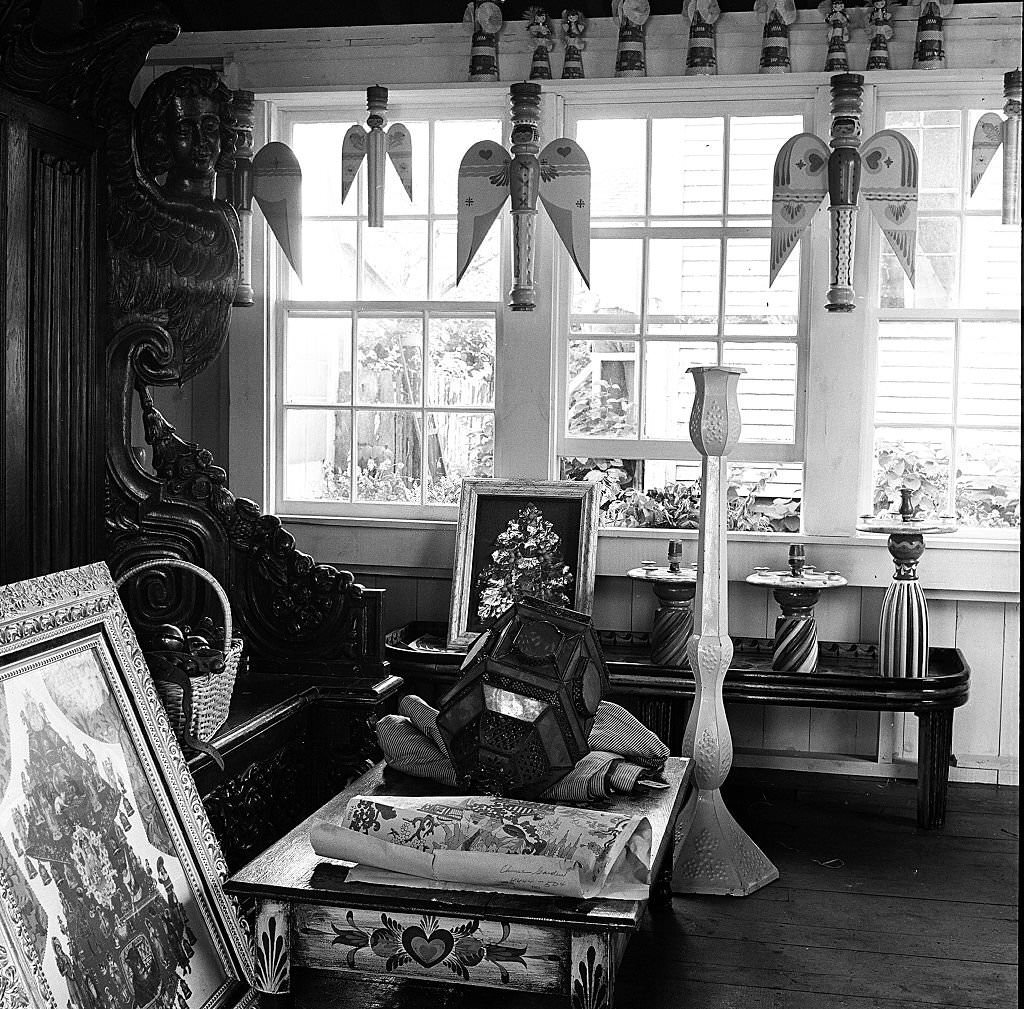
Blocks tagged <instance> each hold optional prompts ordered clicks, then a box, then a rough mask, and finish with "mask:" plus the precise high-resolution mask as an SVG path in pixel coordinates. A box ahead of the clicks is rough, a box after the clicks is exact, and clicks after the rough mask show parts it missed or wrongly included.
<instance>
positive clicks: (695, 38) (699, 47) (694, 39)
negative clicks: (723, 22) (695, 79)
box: [686, 0, 721, 77]
mask: <svg viewBox="0 0 1024 1009" xmlns="http://www.w3.org/2000/svg"><path fill="white" fill-rule="evenodd" d="M720 14H721V10H720V9H719V6H718V2H717V0H687V4H686V16H687V17H688V18H689V19H690V43H689V47H688V48H687V50H686V75H687V76H688V77H692V76H704V77H713V76H715V75H716V74H717V73H718V53H717V51H716V49H715V22H716V21H717V20H718V17H719V15H720Z"/></svg>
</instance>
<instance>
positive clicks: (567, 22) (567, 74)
mask: <svg viewBox="0 0 1024 1009" xmlns="http://www.w3.org/2000/svg"><path fill="white" fill-rule="evenodd" d="M586 30H587V19H586V18H585V17H584V16H583V13H582V11H578V10H574V9H573V8H567V9H566V10H564V11H562V38H563V39H564V40H565V61H564V62H563V63H562V80H564V81H565V80H569V81H578V80H582V79H583V77H584V76H585V74H584V73H583V50H584V49H585V48H586V45H587V43H586V42H585V40H584V38H583V33H584V32H585V31H586Z"/></svg>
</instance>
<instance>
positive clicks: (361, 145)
mask: <svg viewBox="0 0 1024 1009" xmlns="http://www.w3.org/2000/svg"><path fill="white" fill-rule="evenodd" d="M366 108H367V111H368V112H369V115H368V116H367V117H366V125H367V127H368V128H367V129H365V130H364V129H363V127H362V126H360V125H359V124H358V123H356V124H355V125H354V126H350V127H349V128H348V130H347V131H346V133H345V139H344V140H343V141H342V142H341V202H342V203H344V202H345V198H346V197H347V196H348V191H349V189H351V188H352V182H353V180H354V179H355V177H356V173H357V172H358V171H359V166H360V165H361V164H362V163H363V158H366V223H367V225H368V226H369V227H371V228H383V227H384V155H385V153H386V154H387V156H388V157H389V158H390V159H391V164H392V165H393V166H394V169H395V172H396V173H397V174H398V177H399V179H401V180H402V185H403V186H404V187H405V191H406V193H407V194H408V196H409V199H410V200H411V199H412V137H411V136H409V131H408V129H406V127H405V126H403V125H402V124H401V123H393V124H392V125H391V127H390V128H389V129H387V130H385V129H384V127H385V126H386V125H387V112H388V89H387V88H382V87H381V86H380V85H379V84H374V85H373V86H372V87H369V88H367V89H366Z"/></svg>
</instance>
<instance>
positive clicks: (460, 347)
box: [427, 317, 495, 406]
mask: <svg viewBox="0 0 1024 1009" xmlns="http://www.w3.org/2000/svg"><path fill="white" fill-rule="evenodd" d="M494 352H495V323H494V319H493V317H492V318H486V319H480V318H477V319H431V320H430V372H429V375H430V387H429V389H428V391H427V402H428V403H429V404H430V405H431V406H491V405H492V404H493V403H494Z"/></svg>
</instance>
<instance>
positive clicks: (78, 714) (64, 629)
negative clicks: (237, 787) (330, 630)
mask: <svg viewBox="0 0 1024 1009" xmlns="http://www.w3.org/2000/svg"><path fill="white" fill-rule="evenodd" d="M225 868H226V867H225V864H224V860H223V857H222V856H221V853H220V847H219V845H218V844H217V841H216V838H215V837H214V834H213V831H212V830H211V828H210V823H209V821H208V819H207V817H206V812H205V810H204V809H203V805H202V803H201V802H200V799H199V795H198V793H197V791H196V788H195V784H194V782H193V781H192V776H191V774H190V773H189V771H188V767H187V766H186V764H185V760H184V758H183V757H182V754H181V750H180V749H179V748H178V744H177V743H176V742H175V740H174V735H173V733H172V732H171V728H170V726H169V724H168V722H167V718H166V716H165V715H164V712H163V708H162V707H161V705H160V702H159V700H158V699H157V695H156V692H155V690H154V688H153V682H152V680H151V679H150V676H149V673H148V671H147V669H146V665H145V661H144V659H143V657H142V653H141V651H140V650H139V646H138V642H137V641H136V640H135V635H134V633H133V632H132V629H131V627H130V626H129V624H128V619H127V617H126V615H125V612H124V609H123V608H122V606H121V602H120V600H119V599H118V596H117V593H116V591H115V589H114V584H113V582H112V580H111V578H110V572H109V571H108V569H107V567H106V565H104V564H92V565H89V566H87V567H82V568H75V569H72V570H70V571H62V572H58V573H56V574H50V575H44V576H42V577H39V578H33V579H30V580H29V581H24V582H16V583H14V584H11V585H4V586H0V1009H23V1007H28V1006H31V1007H32V1009H42V1007H45V1009H65V1007H67V1006H72V1007H75V1009H91V1007H96V1009H100V1007H102V1009H114V1007H125V1009H129V1007H132V1009H143V1007H145V1009H199V1007H203V1009H221V1007H232V1009H239V1007H243V1006H249V1005H252V1004H255V999H256V996H255V995H254V993H253V992H252V990H251V988H250V985H249V983H248V979H250V978H251V976H252V966H251V960H250V954H249V942H248V940H247V938H246V935H245V933H244V931H243V929H242V926H241V924H240V920H239V917H238V916H237V914H236V913H235V908H234V905H233V903H232V902H231V901H230V900H229V898H228V897H227V896H226V895H225V893H224V890H223V888H222V882H223V878H224V874H225Z"/></svg>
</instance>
